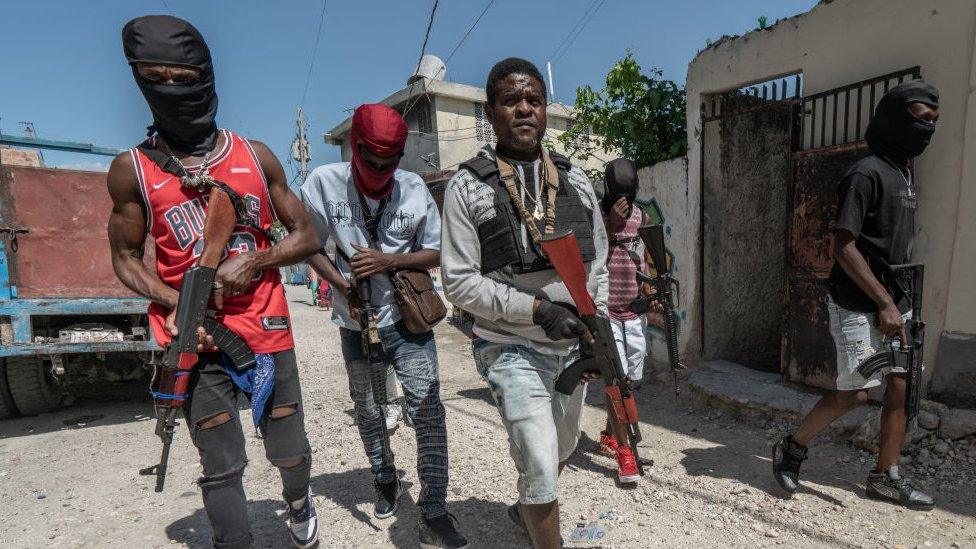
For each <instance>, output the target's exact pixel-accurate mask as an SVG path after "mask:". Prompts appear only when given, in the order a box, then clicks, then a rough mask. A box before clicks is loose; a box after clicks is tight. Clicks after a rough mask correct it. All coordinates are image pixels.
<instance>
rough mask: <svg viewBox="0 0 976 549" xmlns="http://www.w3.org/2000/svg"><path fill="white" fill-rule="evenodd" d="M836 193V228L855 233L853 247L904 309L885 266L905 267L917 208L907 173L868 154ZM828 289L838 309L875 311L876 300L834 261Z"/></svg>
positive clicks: (905, 298)
mask: <svg viewBox="0 0 976 549" xmlns="http://www.w3.org/2000/svg"><path fill="white" fill-rule="evenodd" d="M837 194H838V198H839V199H840V200H839V206H838V209H837V226H836V228H835V230H840V229H845V230H848V231H850V232H851V234H853V235H854V237H855V239H856V240H855V245H856V246H857V249H858V250H859V251H860V252H861V254H863V255H864V258H865V259H866V260H867V262H868V265H870V267H871V271H872V272H873V273H874V275H875V276H876V277H877V278H878V280H879V281H880V282H881V283H882V284H883V285H884V286H885V288H887V289H888V292H889V293H890V294H891V295H892V299H894V301H895V304H896V305H898V308H899V309H900V310H901V311H902V312H905V311H907V310H908V305H909V303H908V296H906V295H904V292H903V291H901V290H900V289H899V287H898V284H896V283H894V281H893V280H892V277H891V274H890V272H888V270H887V269H886V265H898V264H901V263H908V262H909V261H910V259H911V255H912V240H913V239H914V236H915V209H916V207H917V201H916V198H915V189H914V186H913V185H912V183H911V173H910V172H909V171H908V169H904V170H903V169H900V168H898V167H896V166H895V165H893V164H891V163H890V162H888V161H886V160H884V159H882V158H880V157H877V156H874V155H871V156H868V157H867V158H864V159H862V160H860V161H859V162H857V163H856V164H854V166H852V167H851V169H850V170H849V171H848V172H847V175H845V176H844V179H843V180H841V183H840V187H839V188H838V190H837ZM828 285H829V288H830V295H831V297H833V298H834V302H836V303H837V304H838V305H840V306H841V307H843V308H845V309H848V310H851V311H858V312H863V313H873V312H877V310H878V307H877V305H875V303H874V301H873V300H872V299H871V298H870V297H868V296H867V294H865V293H864V291H863V290H861V288H860V287H859V286H858V285H857V283H855V282H854V281H853V280H852V279H851V278H850V277H849V276H848V275H847V273H846V272H844V269H843V268H841V266H840V263H838V262H837V261H836V260H835V261H834V267H833V269H832V270H831V271H830V277H829V278H828Z"/></svg>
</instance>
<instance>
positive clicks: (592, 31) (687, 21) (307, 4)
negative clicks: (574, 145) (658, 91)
mask: <svg viewBox="0 0 976 549" xmlns="http://www.w3.org/2000/svg"><path fill="white" fill-rule="evenodd" d="M487 3H488V0H441V1H440V3H439V5H438V8H437V13H436V15H435V18H434V25H433V29H432V31H431V35H430V40H429V43H428V45H427V52H428V53H433V54H435V55H439V56H441V57H442V58H446V57H447V55H448V53H450V51H451V50H452V49H453V48H454V46H455V45H456V44H457V43H458V41H459V40H460V39H461V37H462V36H463V35H464V33H465V31H466V30H467V29H468V27H469V26H470V24H471V23H472V22H473V21H474V19H475V18H476V17H477V15H478V14H479V13H480V12H481V10H482V9H483V8H484V6H485V5H486V4H487ZM816 3H817V1H816V0H738V1H736V2H729V1H724V0H684V1H682V2H672V1H669V2H665V1H661V0H643V1H641V0H609V1H607V0H601V2H598V4H597V5H599V6H600V8H599V10H598V11H597V12H596V13H595V15H593V16H592V18H590V19H589V22H588V24H587V25H586V27H585V28H584V30H583V31H582V32H581V33H579V35H578V36H577V37H576V38H575V40H573V41H572V43H571V44H570V45H569V47H568V48H566V51H565V53H564V54H563V55H562V57H561V58H560V59H559V62H558V63H557V64H555V65H554V67H553V73H554V78H553V79H554V81H555V87H556V98H557V99H558V100H562V101H566V102H572V100H573V98H574V97H575V89H576V88H577V87H578V86H580V85H584V84H590V85H593V86H597V87H599V86H600V85H601V84H602V81H603V78H604V76H605V75H606V72H607V70H608V69H609V68H610V67H611V66H612V65H613V63H614V62H615V61H616V60H618V59H620V58H621V57H623V55H624V54H625V52H626V50H627V49H628V48H630V49H631V50H632V51H633V52H634V54H635V56H636V58H637V60H638V61H639V62H640V63H641V65H642V67H644V68H645V69H649V68H651V67H659V68H661V69H662V70H663V71H664V75H665V77H666V78H670V79H673V80H675V81H677V82H679V83H683V82H684V79H685V72H686V66H687V64H688V62H689V61H690V60H691V59H692V58H693V57H694V56H695V54H696V53H697V51H698V50H700V49H702V48H703V47H704V46H705V44H706V41H707V40H709V39H711V40H715V39H717V38H718V37H720V36H722V35H723V34H742V33H744V32H748V31H749V30H752V29H754V28H755V27H756V26H757V19H758V17H759V16H766V17H767V18H768V21H769V23H770V24H772V22H773V21H775V20H776V19H778V18H781V17H788V16H791V15H795V14H797V13H802V12H804V11H807V10H809V9H810V8H811V7H813V6H814V5H815V4H816ZM432 4H433V1H432V0H398V1H393V0H388V1H379V0H358V1H355V2H352V1H348V0H345V1H343V0H328V4H327V5H326V11H325V21H324V24H323V26H322V35H321V41H320V44H319V49H318V53H317V55H316V58H315V62H314V67H313V71H312V76H311V79H310V80H309V85H308V92H307V95H306V98H305V104H304V112H305V113H306V116H307V118H308V121H309V141H310V142H311V143H312V163H313V165H316V164H322V163H326V162H334V161H337V160H338V157H339V154H338V149H337V148H336V147H333V146H330V145H326V144H325V143H324V142H323V141H322V137H321V136H322V133H324V132H325V131H327V130H328V129H329V128H331V127H332V126H333V125H335V124H336V123H338V122H340V121H342V120H343V119H344V118H345V117H346V116H347V115H348V114H347V112H346V110H347V109H351V108H354V107H356V106H357V105H358V104H360V103H365V102H372V101H376V100H378V99H381V98H383V97H385V96H386V95H388V94H389V93H391V92H393V91H395V90H397V89H399V88H401V87H403V86H404V83H405V81H406V78H407V76H409V75H410V74H411V73H412V72H413V70H414V68H415V66H416V63H417V59H418V57H419V54H420V46H421V43H422V41H423V38H424V31H425V30H426V25H427V18H428V16H429V14H430V9H431V6H432ZM592 5H594V4H593V2H592V0H562V1H557V0H545V1H535V2H531V1H525V0H496V1H495V2H494V4H493V5H492V6H491V8H490V9H489V10H488V12H487V13H486V15H485V16H484V18H483V19H482V20H481V22H480V23H479V25H478V26H477V27H476V28H475V30H474V31H473V32H472V33H471V35H470V36H469V37H468V39H467V40H466V41H465V42H464V44H463V45H462V46H461V48H460V49H459V50H458V51H457V53H456V54H455V56H454V58H453V59H451V61H450V62H449V63H448V68H447V79H448V80H452V81H456V82H462V83H466V84H473V85H478V86H483V85H484V79H485V76H486V75H487V72H488V70H489V69H490V68H491V65H492V64H493V63H494V62H495V61H497V60H499V59H502V58H504V57H508V56H512V55H517V56H520V57H525V58H527V59H529V60H531V61H534V62H536V63H537V64H538V65H539V66H540V68H542V69H543V70H544V67H545V62H546V61H547V60H550V59H552V58H553V54H554V53H555V50H556V47H557V46H558V45H559V44H560V42H562V41H563V39H564V38H565V37H566V36H567V34H568V33H569V31H570V29H571V28H572V27H573V26H574V25H575V24H576V22H577V21H578V20H579V19H580V18H581V17H582V16H583V15H584V13H586V12H587V10H588V8H590V7H591V6H592ZM0 10H2V11H0V13H2V15H0V36H2V38H3V43H4V51H3V54H0V129H2V131H3V133H14V134H21V133H22V131H23V127H22V126H21V125H20V124H18V122H20V121H27V120H29V121H32V122H33V123H34V126H35V128H36V131H37V135H38V136H39V137H44V138H51V139H58V138H60V139H68V140H75V141H85V142H93V143H96V144H99V145H103V146H109V147H118V148H127V147H130V146H132V145H134V144H135V143H137V142H139V141H140V140H141V139H142V137H143V136H144V134H145V131H144V129H143V128H145V126H146V125H147V124H148V123H149V122H151V118H150V115H149V110H148V108H147V107H146V105H145V103H144V101H143V99H142V96H141V95H140V93H139V91H138V89H137V88H136V87H135V84H134V83H133V81H132V74H131V72H130V70H129V68H128V67H127V66H126V64H125V61H124V58H123V56H122V48H121V44H120V31H121V28H122V25H123V24H125V22H126V21H127V20H129V19H130V18H132V17H136V16H139V15H145V14H150V13H170V14H172V15H176V16H178V17H183V18H185V19H188V20H189V21H191V22H192V23H193V24H194V25H195V26H196V27H197V28H199V29H200V31H201V32H202V33H203V35H204V37H205V38H206V39H207V42H208V43H209V45H210V49H211V51H212V53H213V56H214V60H215V67H216V75H217V93H218V94H219V96H220V107H219V111H218V123H219V124H220V125H221V126H223V127H227V128H230V129H232V130H235V131H237V132H238V133H241V134H243V135H245V136H247V137H251V138H256V139H260V140H262V141H264V142H266V143H267V144H268V145H269V146H270V147H271V148H272V150H274V151H275V153H276V154H277V155H278V157H279V159H281V160H282V162H283V163H284V162H285V159H286V157H287V156H288V150H289V144H290V142H291V139H292V138H293V136H294V131H295V125H294V118H295V108H296V107H297V106H298V105H299V103H300V101H301V98H302V93H303V90H304V88H305V82H306V76H307V75H308V72H309V63H310V59H311V56H312V49H313V46H314V45H315V33H316V29H317V28H318V25H319V15H320V13H321V10H322V2H321V0H291V1H280V2H269V1H264V2H260V1H257V0H237V1H230V0H208V1H199V0H198V1H192V0H100V1H97V2H94V1H92V2H79V1H77V0H72V1H69V0H59V1H54V0H36V1H33V2H4V3H3V5H2V7H0ZM45 159H46V161H47V162H48V163H49V164H51V165H59V166H65V167H68V166H71V167H79V166H82V167H89V168H97V167H98V166H99V164H105V163H106V162H107V161H108V160H109V159H108V158H107V157H97V156H90V155H74V154H68V153H57V152H46V153H45ZM286 169H288V168H287V167H286ZM289 175H291V172H289Z"/></svg>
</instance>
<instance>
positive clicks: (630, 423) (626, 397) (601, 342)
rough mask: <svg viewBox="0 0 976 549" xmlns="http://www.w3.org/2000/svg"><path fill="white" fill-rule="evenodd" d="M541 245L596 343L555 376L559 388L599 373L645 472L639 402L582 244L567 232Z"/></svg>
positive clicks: (571, 389)
mask: <svg viewBox="0 0 976 549" xmlns="http://www.w3.org/2000/svg"><path fill="white" fill-rule="evenodd" d="M541 245H542V250H543V251H544V252H545V253H546V255H547V256H548V257H549V260H550V261H551V262H552V266H553V268H554V269H555V270H556V274H558V275H559V278H561V279H562V281H563V283H564V284H565V285H566V289H567V290H569V294H570V295H571V296H572V298H573V302H574V303H575V304H576V311H577V312H578V313H579V317H580V320H582V321H583V324H585V325H586V327H587V329H588V330H589V331H590V335H592V336H593V343H591V344H590V345H588V346H587V345H584V346H583V348H582V350H581V352H580V359H579V360H577V361H576V362H574V363H573V364H571V365H570V366H569V367H568V368H566V369H565V370H563V372H562V373H561V374H559V377H557V378H556V390H557V391H559V392H560V393H563V394H564V395H571V394H573V393H574V392H575V391H576V390H577V389H578V388H579V384H580V380H581V379H582V377H583V374H585V373H586V372H600V375H601V376H602V377H603V382H604V385H605V386H606V388H605V391H606V393H607V398H609V399H610V402H611V404H612V405H613V411H614V415H615V416H616V418H617V421H619V422H620V423H621V424H622V425H624V426H625V427H626V429H627V443H628V444H629V445H630V449H631V450H633V452H634V457H635V458H636V460H637V470H638V471H640V474H641V475H643V474H644V467H643V462H642V461H641V459H640V455H639V454H638V453H637V443H638V442H640V440H641V433H640V425H639V424H638V420H637V403H636V402H635V401H634V395H633V394H632V393H631V391H630V385H629V384H628V383H627V373H626V371H625V370H624V367H623V363H622V362H621V361H620V355H619V354H618V353H617V343H616V341H614V338H613V329H612V328H611V327H610V319H608V318H607V317H605V316H603V315H601V314H599V312H598V311H597V308H596V304H595V303H594V302H593V298H592V297H591V296H590V293H589V291H587V289H586V270H585V268H584V267H583V258H582V256H581V255H580V251H579V244H578V243H577V242H576V235H574V234H573V233H572V232H566V233H564V234H562V235H559V236H551V237H545V238H543V239H542V241H541ZM620 442H623V441H620Z"/></svg>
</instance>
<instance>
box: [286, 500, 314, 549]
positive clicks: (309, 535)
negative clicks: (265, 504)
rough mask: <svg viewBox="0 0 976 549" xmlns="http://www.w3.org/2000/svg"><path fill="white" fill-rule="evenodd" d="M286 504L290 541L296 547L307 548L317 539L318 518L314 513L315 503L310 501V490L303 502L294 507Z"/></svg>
mask: <svg viewBox="0 0 976 549" xmlns="http://www.w3.org/2000/svg"><path fill="white" fill-rule="evenodd" d="M287 505H288V528H289V529H290V530H291V542H292V544H293V545H294V546H295V547H297V548H298V549H308V548H309V547H311V546H313V545H315V543H316V542H318V540H319V518H318V517H317V516H316V515H315V504H314V503H313V502H312V490H311V489H309V491H308V495H307V496H305V503H304V505H302V506H301V507H300V508H298V509H295V508H294V507H292V506H291V504H290V503H288V504H287Z"/></svg>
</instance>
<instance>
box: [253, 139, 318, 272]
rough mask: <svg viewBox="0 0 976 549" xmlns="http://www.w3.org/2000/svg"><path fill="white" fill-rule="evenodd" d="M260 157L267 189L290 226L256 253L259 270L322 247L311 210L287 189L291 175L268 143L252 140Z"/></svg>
mask: <svg viewBox="0 0 976 549" xmlns="http://www.w3.org/2000/svg"><path fill="white" fill-rule="evenodd" d="M250 143H251V147H252V148H253V149H254V154H255V155H256V156H257V157H258V162H259V163H260V164H261V169H262V170H264V177H265V178H266V179H267V180H268V193H269V194H270V195H271V204H272V205H273V206H274V209H275V212H277V214H278V219H280V220H281V223H282V224H283V225H284V226H285V228H286V229H288V236H286V237H285V238H283V239H282V240H281V242H278V243H277V244H275V245H274V246H272V247H271V248H269V249H267V250H261V251H259V252H256V253H255V256H256V257H255V262H256V267H257V268H258V269H260V270H264V269H272V268H275V267H283V266H285V265H293V264H295V263H298V262H299V261H301V260H303V259H305V258H306V257H308V256H310V255H312V254H313V253H315V252H316V251H317V250H318V249H319V240H318V237H317V236H316V235H315V231H314V229H313V228H312V223H311V221H309V219H308V213H307V212H306V211H305V207H304V206H302V203H301V201H300V200H298V197H297V196H295V193H293V192H291V190H289V189H288V179H287V177H286V176H285V170H284V169H283V168H282V167H281V163H280V162H278V159H277V158H275V155H274V153H272V152H271V149H269V148H268V146H267V145H265V144H264V143H261V142H260V141H250Z"/></svg>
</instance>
